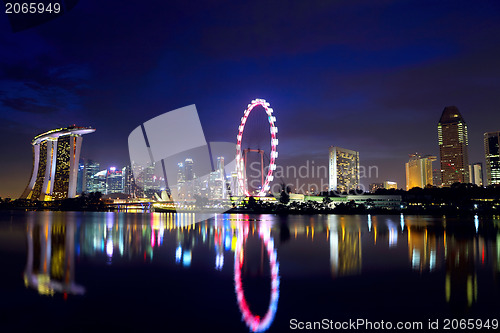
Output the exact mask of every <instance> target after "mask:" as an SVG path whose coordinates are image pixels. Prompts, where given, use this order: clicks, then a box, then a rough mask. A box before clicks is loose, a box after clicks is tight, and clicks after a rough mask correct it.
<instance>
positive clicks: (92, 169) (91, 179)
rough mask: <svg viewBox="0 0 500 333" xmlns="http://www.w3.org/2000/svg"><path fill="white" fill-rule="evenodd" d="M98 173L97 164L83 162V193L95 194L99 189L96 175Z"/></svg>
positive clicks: (90, 161) (87, 161)
mask: <svg viewBox="0 0 500 333" xmlns="http://www.w3.org/2000/svg"><path fill="white" fill-rule="evenodd" d="M99 171H100V165H99V163H97V162H95V161H92V160H85V163H84V167H83V191H84V192H89V193H90V192H96V191H98V189H99V188H100V187H99V186H98V181H97V178H96V174H97V173H98V172H99Z"/></svg>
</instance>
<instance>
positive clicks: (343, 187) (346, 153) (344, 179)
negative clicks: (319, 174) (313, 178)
mask: <svg viewBox="0 0 500 333" xmlns="http://www.w3.org/2000/svg"><path fill="white" fill-rule="evenodd" d="M328 166H329V170H328V171H329V177H328V189H329V190H330V191H337V192H341V193H342V192H349V191H350V190H355V189H357V188H358V185H359V152H357V151H354V150H349V149H344V148H340V147H334V146H331V147H330V149H329V163H328Z"/></svg>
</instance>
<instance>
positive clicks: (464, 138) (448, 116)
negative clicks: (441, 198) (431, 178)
mask: <svg viewBox="0 0 500 333" xmlns="http://www.w3.org/2000/svg"><path fill="white" fill-rule="evenodd" d="M438 140H439V155H440V158H441V179H442V185H443V186H451V185H452V184H453V183H468V182H469V156H468V152H467V148H468V146H469V139H468V134H467V124H466V123H465V120H464V118H463V117H462V115H461V114H460V112H459V111H458V108H457V107H456V106H447V107H445V108H444V110H443V113H442V114H441V118H440V119H439V123H438Z"/></svg>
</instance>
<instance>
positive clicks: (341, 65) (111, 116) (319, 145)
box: [0, 1, 500, 198]
mask: <svg viewBox="0 0 500 333" xmlns="http://www.w3.org/2000/svg"><path fill="white" fill-rule="evenodd" d="M285 4H286V5H285ZM96 6H97V5H96V4H94V3H88V2H81V3H79V4H78V5H77V6H75V7H74V8H73V9H72V10H71V12H69V13H68V14H65V15H63V16H62V17H59V18H57V19H56V20H53V21H51V22H48V23H47V24H44V25H40V26H37V27H34V28H31V29H28V30H26V31H23V32H19V33H13V32H12V31H11V29H10V26H9V23H8V20H7V17H6V15H0V40H1V41H2V42H3V48H2V49H3V52H2V53H1V54H0V72H1V73H2V75H1V77H0V116H1V117H2V131H0V140H2V142H8V143H9V144H2V145H1V148H0V154H2V156H6V157H8V158H2V159H1V161H0V170H1V171H2V172H1V173H0V184H2V185H1V186H0V196H1V197H12V198H16V197H19V196H20V195H21V194H22V191H23V190H24V187H25V183H24V182H25V179H26V178H27V177H29V174H30V167H31V166H30V164H31V162H30V160H31V152H30V148H29V145H28V144H27V143H28V142H29V141H30V140H31V138H32V137H33V135H34V134H35V133H39V132H42V131H44V130H46V129H47V128H56V127H62V126H67V124H70V123H81V124H89V125H91V126H93V127H95V128H99V131H98V132H96V133H95V134H94V135H93V136H92V137H89V138H88V139H86V144H85V145H84V146H85V147H84V148H83V151H82V156H83V157H86V158H89V159H94V160H98V161H101V163H102V165H103V166H106V167H109V166H111V165H114V164H116V165H126V164H128V161H127V159H128V155H127V152H126V149H127V145H126V140H127V136H128V134H129V133H130V131H131V130H132V129H133V128H135V127H136V126H137V125H138V124H141V123H143V122H144V121H145V120H147V119H150V118H153V117H155V116H157V115H159V114H162V113H164V112H166V111H168V110H172V109H175V108H178V107H182V106H185V105H190V104H193V103H194V104H196V106H197V108H198V110H199V115H200V120H201V123H202V124H203V129H204V132H205V135H206V137H207V140H208V141H227V142H233V141H235V140H234V137H235V135H236V133H237V129H238V128H237V127H238V122H239V120H240V117H241V111H242V110H243V109H244V108H245V105H246V103H247V101H249V100H252V99H253V98H256V97H263V98H266V99H267V100H269V101H270V103H271V104H272V105H273V108H274V110H275V114H276V117H277V118H278V125H279V127H280V147H279V152H280V158H279V159H278V161H277V163H278V166H280V165H281V166H285V167H286V166H288V165H297V166H300V165H304V164H305V162H306V161H312V160H314V161H315V162H316V164H317V165H319V164H323V165H325V166H326V165H327V163H328V159H327V157H326V152H327V151H328V147H329V146H331V145H335V146H340V147H347V148H349V149H352V150H354V151H359V153H360V165H364V166H370V165H376V166H378V168H379V175H378V178H370V179H366V180H361V182H362V183H364V185H365V187H367V186H368V184H370V183H374V182H376V183H380V182H383V181H385V180H388V179H390V180H394V181H396V182H397V183H398V184H399V187H402V184H404V183H405V171H404V163H405V162H406V161H407V156H408V154H409V153H412V152H415V151H418V152H423V153H426V154H431V155H438V146H437V144H436V131H435V124H436V121H437V119H438V118H439V113H440V111H441V110H442V109H443V107H445V106H447V105H456V106H457V107H458V108H459V110H460V111H461V113H462V115H463V116H464V117H465V119H466V120H467V124H468V129H469V141H470V145H469V155H470V156H469V162H470V163H475V162H483V163H485V161H484V147H483V135H484V133H486V132H494V131H498V130H499V127H500V125H497V124H500V115H499V114H498V112H495V110H496V108H497V105H499V104H500V97H498V94H497V93H496V91H497V88H496V87H498V83H499V80H500V75H499V74H500V73H499V71H500V57H498V53H499V51H500V47H499V46H498V45H500V43H499V41H500V36H499V34H498V33H497V31H498V30H499V28H500V19H499V17H500V4H499V3H498V2H494V1H491V2H485V3H482V4H481V5H477V4H473V3H470V2H467V1H456V2H453V3H451V2H444V1H443V2H439V3H432V4H431V3H426V2H413V3H404V4H403V3H397V2H393V1H384V2H380V3H371V2H361V1H360V2H352V3H348V4H346V3H330V4H319V3H317V4H316V3H308V4H300V3H293V4H292V3H290V4H288V3H284V2H283V3H276V4H268V3H265V2H257V3H253V4H252V5H251V6H250V5H237V4H232V5H230V6H221V4H203V5H200V6H189V7H187V6H188V5H187V4H183V3H175V2H174V3H170V2H169V3H165V4H159V5H158V8H156V9H155V12H158V13H161V12H169V13H172V14H173V15H174V16H176V17H177V19H175V20H167V21H165V20H164V17H163V16H161V15H158V16H156V15H152V16H151V12H150V10H149V9H147V8H139V9H137V8H134V10H133V14H134V15H133V16H134V17H135V18H136V19H137V21H134V22H148V24H146V25H141V24H137V23H134V24H132V23H131V22H130V16H131V13H132V11H131V8H128V7H126V8H125V7H123V8H120V9H119V10H116V9H115V8H113V10H111V9H112V8H111V7H112V5H111V4H100V9H99V10H97V9H96V8H97V7H96ZM111 12H112V13H113V15H111V14H110V13H111ZM187 13H189V14H187ZM262 13H265V15H266V17H269V19H267V20H264V21H265V23H264V25H262V26H259V25H258V24H257V23H255V22H256V21H257V18H259V19H260V18H262V17H261V15H262ZM89 17H90V18H92V20H91V21H92V22H91V23H89ZM291 17H294V20H290V18H291ZM402 17H404V18H405V19H404V20H402V19H401V18H402ZM282 22H290V23H288V24H282ZM117 26H118V27H121V29H122V30H120V29H118V30H117V29H116V27H117ZM118 31H119V33H118ZM174 31H175V32H176V33H173V32H174ZM145 40H147V41H148V43H145V42H144V41H145ZM75 41H78V43H76V42H75ZM249 41H259V42H258V43H257V44H255V45H258V46H259V47H255V46H251V45H254V44H252V43H249ZM125 50H126V52H125ZM124 54H125V56H124ZM124 69H126V70H124ZM298 78H300V79H298ZM262 116H263V115H262ZM263 117H264V116H263ZM12 138H15V140H12Z"/></svg>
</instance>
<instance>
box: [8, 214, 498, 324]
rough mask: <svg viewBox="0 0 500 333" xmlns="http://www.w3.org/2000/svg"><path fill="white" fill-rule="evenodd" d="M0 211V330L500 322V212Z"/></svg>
mask: <svg viewBox="0 0 500 333" xmlns="http://www.w3.org/2000/svg"><path fill="white" fill-rule="evenodd" d="M193 220H194V217H193V215H192V214H188V213H185V214H166V213H151V214H149V213H137V214H134V213H90V212H0V267H1V274H0V295H1V297H0V332H9V331H17V332H24V331H30V332H32V331H50V332H69V331H71V332H72V331H82V332H89V331H113V332H114V331H126V332H130V331H133V332H142V331H151V330H154V331H157V332H163V331H165V332H167V331H168V332H249V331H268V332H287V331H292V330H290V320H291V319H297V320H298V321H321V320H322V319H325V318H326V319H330V320H334V321H345V320H349V319H352V320H356V319H359V318H362V319H366V320H371V321H381V320H384V321H392V322H397V321H403V320H404V321H419V322H423V323H424V325H427V322H428V320H429V319H444V318H474V319H477V318H480V319H483V320H486V319H490V320H491V319H493V318H496V319H499V317H500V316H499V314H500V311H499V310H500V284H499V281H500V228H499V226H500V217H499V218H497V219H495V218H489V219H482V218H477V217H476V218H474V217H471V218H463V219H451V218H448V219H447V218H444V217H443V218H440V217H439V218H436V217H419V216H402V215H401V216H399V215H391V216H370V215H360V216H339V215H314V216H275V215H245V214H224V215H217V216H215V217H213V218H211V219H209V220H206V221H203V222H200V223H196V224H193V223H192V221H193Z"/></svg>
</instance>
